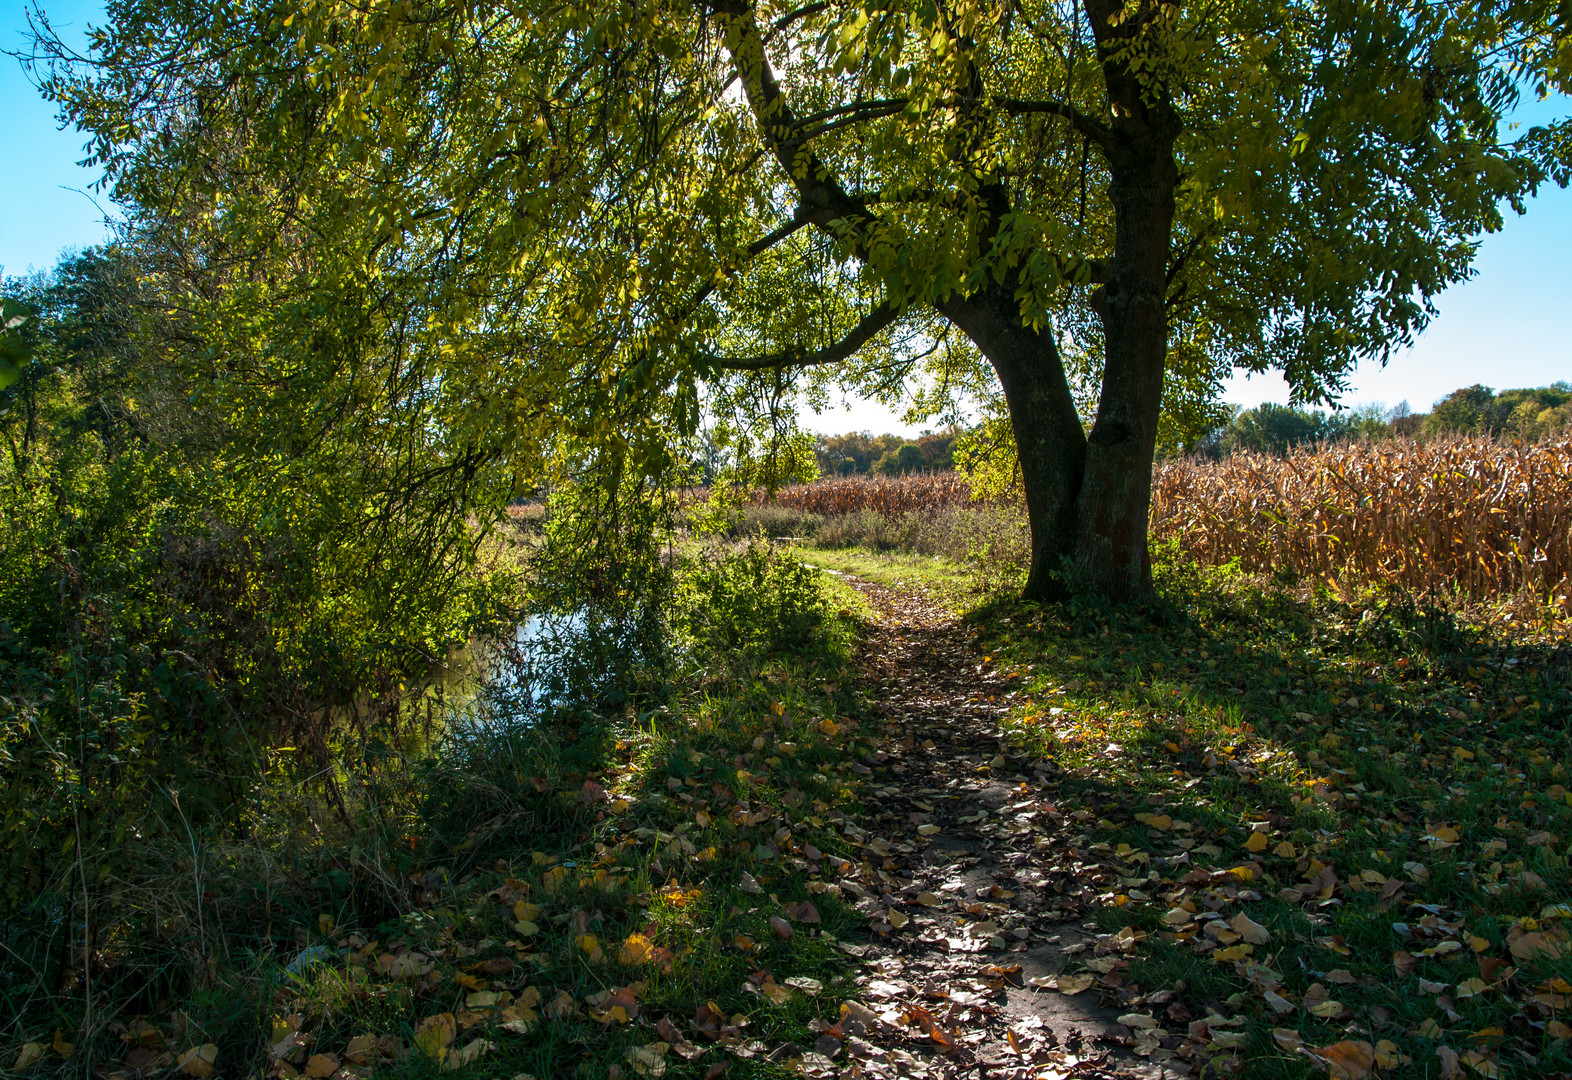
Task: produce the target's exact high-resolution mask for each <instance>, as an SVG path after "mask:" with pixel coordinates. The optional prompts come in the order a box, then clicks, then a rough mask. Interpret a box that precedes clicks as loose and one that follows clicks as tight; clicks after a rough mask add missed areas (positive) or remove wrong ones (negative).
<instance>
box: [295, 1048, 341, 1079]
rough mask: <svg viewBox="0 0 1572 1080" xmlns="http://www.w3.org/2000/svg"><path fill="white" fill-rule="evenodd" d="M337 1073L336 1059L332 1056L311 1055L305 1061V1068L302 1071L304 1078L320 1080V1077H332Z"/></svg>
mask: <svg viewBox="0 0 1572 1080" xmlns="http://www.w3.org/2000/svg"><path fill="white" fill-rule="evenodd" d="M336 1072H338V1058H337V1057H336V1056H334V1055H333V1054H312V1055H311V1056H310V1057H309V1058H307V1059H306V1067H305V1069H304V1070H303V1071H302V1074H303V1075H305V1076H310V1077H314V1078H317V1080H320V1078H321V1077H325V1076H332V1075H333V1074H334V1073H336Z"/></svg>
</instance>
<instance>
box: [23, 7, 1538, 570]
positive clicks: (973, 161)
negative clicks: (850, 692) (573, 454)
mask: <svg viewBox="0 0 1572 1080" xmlns="http://www.w3.org/2000/svg"><path fill="white" fill-rule="evenodd" d="M110 16H111V25H110V26H109V27H108V28H107V31H106V33H105V34H103V35H102V36H101V37H100V38H98V39H97V42H98V44H97V46H96V47H97V49H98V53H97V57H96V61H97V63H96V66H81V65H74V64H67V65H65V66H59V67H56V68H55V69H54V71H53V73H52V74H51V76H50V77H49V79H48V80H47V83H46V85H47V87H48V89H49V90H50V92H51V93H53V94H55V95H56V96H57V97H58V98H59V99H60V100H61V101H62V103H63V105H64V107H65V111H66V114H67V116H68V117H70V118H71V119H74V120H76V121H77V122H79V123H80V124H82V125H84V126H85V127H86V128H87V129H88V130H89V131H91V132H92V133H93V137H94V156H95V158H96V159H98V160H101V161H102V162H103V163H104V164H105V165H106V166H107V167H108V170H109V175H110V176H111V177H113V178H114V181H115V185H116V193H117V195H118V197H119V198H120V199H121V200H122V201H125V202H128V203H131V204H133V205H135V206H138V207H141V208H144V210H145V211H146V212H147V213H146V216H145V220H146V221H148V222H150V223H156V227H157V228H158V229H159V230H161V231H162V232H163V233H164V234H165V235H166V236H168V237H169V242H170V244H171V247H172V248H173V249H178V250H184V251H190V252H194V253H195V254H194V255H193V256H192V257H190V258H187V259H185V260H184V265H185V266H187V267H188V268H197V269H196V270H194V271H193V273H194V275H195V276H197V277H200V278H201V279H202V286H201V288H198V289H196V290H194V295H197V296H200V297H203V298H204V303H203V318H204V319H205V320H206V324H205V327H204V329H202V330H201V331H200V336H202V337H203V339H204V340H206V341H209V342H213V341H215V340H216V339H217V338H220V337H227V338H228V339H229V340H235V341H240V340H242V339H243V340H244V341H245V342H246V343H247V347H248V349H249V351H250V353H252V354H254V355H256V356H257V357H258V359H259V360H261V361H262V368H263V369H265V368H266V367H267V366H269V365H270V364H273V363H278V362H282V361H283V360H285V359H286V358H287V360H288V363H290V364H301V365H305V366H306V367H312V366H313V365H315V366H317V367H320V362H319V361H318V360H316V359H314V357H315V355H316V352H317V351H318V346H317V345H316V344H314V338H316V337H317V336H319V331H318V329H317V328H316V326H315V325H314V324H313V323H312V321H311V320H310V319H308V318H304V317H303V316H304V315H305V313H314V314H316V315H319V316H320V315H322V314H325V313H328V312H332V313H335V314H334V319H335V320H337V321H342V320H344V319H346V318H349V317H350V316H351V314H353V315H355V317H362V316H363V317H364V321H365V323H366V326H365V327H364V328H361V330H357V333H358V334H359V337H358V338H357V340H364V339H365V337H366V333H365V332H362V331H367V332H376V333H380V334H382V335H383V336H384V337H386V338H387V339H389V340H396V341H397V343H398V347H397V348H384V349H383V350H381V353H380V355H381V356H382V357H383V360H382V361H379V362H386V363H394V362H395V360H394V359H393V358H395V357H396V362H397V363H399V364H407V365H409V366H410V367H412V368H413V369H415V370H417V371H419V372H421V373H422V374H421V377H422V378H424V379H427V380H430V385H432V386H434V387H440V389H441V394H442V395H443V397H444V399H446V400H451V401H453V402H455V403H457V402H460V401H466V400H467V401H468V403H469V404H468V405H467V406H466V407H464V408H461V409H455V410H453V411H452V412H451V413H450V414H449V416H448V419H449V421H450V422H451V424H452V430H451V436H450V439H451V445H452V448H453V452H454V453H455V454H462V453H463V451H462V450H461V449H460V448H461V447H464V446H466V445H469V444H471V443H477V442H480V443H484V442H487V441H488V440H490V439H491V438H494V437H495V435H496V433H497V432H502V433H504V434H505V435H506V436H507V437H508V438H509V439H511V440H513V441H514V443H515V445H517V446H518V447H519V448H520V451H519V455H520V458H521V459H526V460H533V459H535V458H537V457H539V454H538V452H537V451H536V450H534V449H531V448H530V447H531V446H546V445H550V444H551V443H552V441H553V440H554V439H557V438H559V437H561V435H562V434H563V433H566V434H567V435H569V436H571V437H573V438H581V437H582V438H591V439H595V440H598V441H599V442H600V443H602V444H604V445H607V446H610V447H612V448H614V450H615V451H616V454H614V458H616V455H618V454H626V455H627V456H628V458H629V460H631V461H634V462H636V463H637V464H638V467H639V468H642V469H648V470H658V469H660V468H661V467H662V466H663V463H665V462H668V461H669V460H670V459H671V454H670V450H669V448H668V445H667V444H668V443H669V442H670V440H671V438H672V437H674V436H675V437H678V438H686V437H690V436H691V435H692V434H693V433H694V431H695V430H696V429H697V426H698V413H699V409H700V402H701V400H705V399H703V398H702V394H701V386H705V387H708V391H709V397H708V398H707V400H708V401H709V402H710V404H711V406H712V407H713V408H715V409H717V410H718V411H720V412H722V413H725V414H727V415H729V416H731V417H735V418H736V422H737V423H738V424H739V425H740V426H742V427H744V428H752V427H754V426H755V425H756V424H757V423H759V422H760V421H770V422H771V424H770V427H769V430H770V431H772V432H774V433H776V434H779V433H780V432H782V431H786V432H787V434H788V435H789V423H783V422H782V414H783V413H784V412H786V411H788V408H789V403H790V402H791V401H793V400H795V399H796V394H797V393H798V392H799V391H802V392H806V393H807V394H808V396H809V399H810V400H811V401H817V400H822V398H823V396H824V395H825V394H826V393H827V392H828V388H829V387H830V386H831V385H832V384H833V385H835V386H839V387H847V388H852V389H856V390H861V391H865V392H870V393H874V394H876V395H880V396H883V397H885V398H887V399H890V398H893V397H895V396H898V395H899V394H900V393H902V392H903V389H907V388H912V387H913V386H914V385H915V392H916V398H915V403H916V407H917V409H918V410H919V411H928V412H929V413H930V414H942V413H944V412H945V410H946V409H947V408H950V407H952V406H953V404H954V403H955V402H956V401H957V400H958V399H960V398H962V397H966V396H971V397H973V398H981V399H983V400H993V401H996V402H997V403H998V404H999V406H1000V411H1001V412H1002V413H1004V414H1007V416H1008V420H1009V429H1010V435H1011V436H1012V441H1013V444H1014V448H1015V452H1016V455H1017V457H1018V469H1019V475H1020V478H1021V480H1022V483H1023V486H1024V489H1025V493H1026V504H1027V511H1028V517H1029V521H1030V524H1031V531H1032V538H1033V539H1032V558H1031V572H1030V577H1029V580H1028V584H1027V586H1026V592H1027V594H1028V595H1030V596H1033V597H1044V596H1049V595H1052V594H1054V593H1055V592H1057V591H1061V590H1062V589H1063V587H1064V582H1065V581H1066V580H1070V579H1074V580H1078V581H1079V582H1081V583H1082V584H1084V585H1085V586H1086V587H1089V588H1092V589H1095V590H1097V591H1100V592H1102V593H1103V594H1106V595H1109V596H1115V597H1128V596H1132V595H1138V594H1140V593H1142V592H1144V591H1145V590H1146V589H1147V588H1148V586H1149V577H1150V575H1149V569H1148V561H1147V550H1146V522H1147V504H1148V497H1149V487H1150V476H1151V465H1152V459H1153V455H1154V450H1155V446H1156V442H1157V439H1158V436H1159V426H1160V418H1161V412H1162V403H1163V398H1164V392H1165V380H1169V381H1170V382H1171V384H1172V383H1177V384H1179V385H1180V386H1200V387H1202V388H1203V389H1204V388H1205V387H1207V386H1215V385H1216V382H1217V380H1218V379H1219V378H1220V377H1221V375H1223V374H1225V373H1226V371H1227V370H1228V368H1229V367H1231V366H1232V365H1236V364H1238V365H1243V366H1245V367H1248V368H1251V369H1253V370H1265V369H1266V368H1268V367H1273V366H1276V367H1281V368H1283V369H1284V370H1285V371H1286V373H1287V376H1288V378H1289V380H1290V382H1291V383H1292V384H1293V385H1294V387H1295V390H1296V393H1298V394H1299V396H1300V397H1301V398H1303V399H1305V400H1307V401H1312V402H1313V401H1317V400H1322V399H1325V398H1327V397H1328V396H1329V395H1334V394H1335V393H1337V392H1338V391H1339V390H1340V389H1341V387H1342V386H1343V385H1344V382H1343V380H1344V378H1345V377H1346V373H1347V372H1348V371H1349V370H1350V368H1351V366H1352V364H1353V363H1354V362H1355V361H1356V360H1357V359H1359V358H1361V357H1375V358H1377V359H1381V358H1384V356H1385V355H1386V352H1387V350H1388V349H1389V348H1390V347H1391V345H1392V344H1393V343H1394V342H1399V343H1401V342H1406V341H1408V340H1410V339H1411V337H1412V334H1413V333H1414V331H1415V330H1417V329H1418V328H1420V327H1421V326H1423V325H1424V323H1425V322H1426V321H1427V319H1428V318H1429V317H1430V315H1431V314H1432V313H1433V309H1432V308H1431V306H1430V298H1431V297H1432V296H1434V295H1435V294H1436V293H1437V292H1438V291H1439V290H1441V289H1442V288H1444V287H1445V286H1446V285H1448V284H1449V283H1451V282H1454V281H1457V280H1459V279H1461V278H1462V277H1465V276H1466V275H1467V274H1468V272H1469V271H1468V266H1469V261H1470V259H1471V257H1472V254H1473V244H1472V240H1471V238H1472V237H1474V236H1476V235H1477V234H1479V233H1480V232H1482V231H1485V230H1489V229H1494V228H1496V227H1498V226H1499V223H1500V210H1499V204H1500V203H1501V202H1502V201H1503V200H1507V201H1509V202H1510V203H1511V204H1512V205H1513V206H1515V207H1516V208H1518V209H1521V206H1522V202H1521V200H1522V199H1523V197H1524V196H1526V195H1527V194H1529V193H1530V192H1532V191H1533V190H1534V189H1535V187H1536V186H1537V185H1538V184H1539V183H1540V182H1542V181H1543V180H1544V179H1546V178H1547V176H1554V178H1555V179H1557V180H1558V181H1563V182H1564V180H1565V178H1566V173H1565V169H1564V167H1563V166H1562V164H1561V161H1562V156H1561V155H1563V153H1564V151H1565V139H1564V133H1565V129H1564V127H1563V126H1557V127H1555V128H1552V129H1534V130H1532V131H1530V132H1528V133H1527V134H1525V135H1521V136H1518V137H1516V138H1515V140H1514V141H1511V142H1507V143H1503V142H1502V141H1501V137H1500V134H1499V133H1500V131H1501V130H1502V124H1501V120H1502V118H1503V117H1504V116H1505V115H1506V113H1507V112H1508V111H1509V110H1510V109H1511V107H1512V106H1513V105H1514V103H1515V102H1516V101H1517V99H1518V96H1519V94H1520V92H1521V91H1522V90H1523V89H1524V88H1525V87H1527V88H1529V89H1531V90H1534V91H1539V92H1544V91H1546V90H1548V89H1560V88H1563V87H1564V86H1565V83H1566V75H1567V71H1566V62H1565V59H1564V57H1565V53H1564V52H1563V51H1561V50H1560V36H1559V35H1560V33H1561V30H1562V29H1563V27H1562V23H1561V19H1562V15H1561V12H1560V9H1559V8H1558V7H1557V6H1556V5H1555V4H1554V3H1551V2H1549V0H1508V2H1499V3H1479V4H1473V3H1471V4H1462V5H1456V4H1453V5H1423V4H1416V3H1410V2H1406V0H1337V2H1334V3H1331V4H1326V3H1310V2H1287V3H1283V2H1272V3H1265V2H1247V3H1241V4H1236V5H1231V6H1225V7H1222V8H1219V7H1217V6H1215V5H1191V4H1182V3H1169V2H1162V0H1131V2H1130V3H1125V4H1121V3H1118V2H1116V0H1082V2H1080V3H1069V2H1059V3H1052V2H1024V0H1021V2H1009V0H1004V2H999V0H960V2H958V3H949V4H944V5H934V4H930V3H926V2H922V3H910V4H906V3H900V2H896V3H889V4H883V5H878V6H874V7H868V6H866V5H863V4H851V3H838V2H830V3H814V4H808V5H805V6H801V7H796V6H791V5H776V4H771V3H758V4H755V3H752V2H750V0H697V2H690V0H650V2H627V3H621V4H616V5H576V4H571V3H569V4H560V3H545V2H543V0H528V2H526V3H523V4H520V5H514V6H510V7H509V8H507V9H506V10H492V9H484V10H482V9H478V8H475V7H473V6H471V5H468V4H463V3H444V2H440V0H438V2H423V3H413V4H405V3H384V2H377V3H372V4H368V5H365V6H363V7H358V8H354V9H345V8H342V7H340V6H337V5H332V4H327V3H321V2H318V0H307V2H305V3H300V2H298V0H249V2H245V3H240V4H230V3H226V4H222V5H220V4H216V3H205V2H202V0H118V2H116V3H115V4H113V5H112V6H111V8H110ZM43 46H44V50H45V51H46V52H52V53H53V55H54V56H55V57H56V58H59V59H69V58H67V57H66V56H65V54H64V50H63V48H62V46H60V44H59V43H58V42H57V41H55V40H54V39H52V38H50V37H49V36H48V35H47V33H46V34H45V36H44V40H43ZM393 297H397V299H396V302H390V298H393ZM388 308H391V309H393V310H394V311H396V312H398V313H399V317H397V318H389V317H388V315H387V314H386V309H388ZM263 341H265V342H266V343H267V344H266V347H265V349H262V350H260V351H259V350H258V348H257V346H256V344H255V343H257V342H263ZM285 366H286V367H287V366H288V364H285ZM1174 375H1177V376H1178V378H1177V379H1170V376H1174ZM914 380H915V384H914ZM1078 394H1079V397H1078ZM1201 396H1202V397H1204V396H1205V395H1204V394H1202V395H1201ZM1078 402H1079V404H1080V405H1082V406H1085V408H1084V410H1083V408H1080V407H1078ZM656 417H659V418H660V419H658V420H652V419H651V418H656ZM668 418H669V419H668ZM1087 422H1089V429H1088V427H1087V426H1085V425H1086V423H1087ZM754 438H756V437H754ZM778 444H780V445H787V446H794V447H795V449H787V450H785V451H780V450H777V449H776V447H777V445H778ZM758 446H759V447H760V448H766V449H768V450H769V453H770V454H774V455H776V456H777V457H780V458H781V460H786V461H791V460H798V459H800V458H801V457H802V456H803V455H804V454H805V453H806V449H805V447H804V446H803V444H802V443H801V441H800V440H799V441H797V442H796V443H791V441H790V439H789V438H788V439H787V440H786V443H784V444H781V443H780V440H779V439H771V440H768V442H767V443H764V442H761V443H759V444H758ZM739 448H740V451H747V450H749V443H748V442H747V439H746V438H745V439H743V440H742V441H741V442H740V443H739ZM618 460H620V459H618ZM1067 567H1068V568H1069V569H1070V570H1071V571H1072V573H1071V574H1070V575H1069V576H1068V577H1066V576H1065V575H1064V574H1063V571H1064V570H1065V569H1066V568H1067Z"/></svg>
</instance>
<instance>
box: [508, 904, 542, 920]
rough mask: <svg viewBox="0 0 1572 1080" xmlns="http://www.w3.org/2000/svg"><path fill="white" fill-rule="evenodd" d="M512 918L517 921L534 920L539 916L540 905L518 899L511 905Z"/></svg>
mask: <svg viewBox="0 0 1572 1080" xmlns="http://www.w3.org/2000/svg"><path fill="white" fill-rule="evenodd" d="M513 918H514V919H515V920H516V921H518V922H535V921H537V920H538V919H539V918H540V905H539V904H532V903H530V902H529V901H528V900H520V901H519V902H518V903H516V904H514V905H513Z"/></svg>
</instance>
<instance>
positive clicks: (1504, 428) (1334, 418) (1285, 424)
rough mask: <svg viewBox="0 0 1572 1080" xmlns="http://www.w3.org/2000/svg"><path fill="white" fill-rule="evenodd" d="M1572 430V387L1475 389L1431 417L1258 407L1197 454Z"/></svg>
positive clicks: (1533, 436)
mask: <svg viewBox="0 0 1572 1080" xmlns="http://www.w3.org/2000/svg"><path fill="white" fill-rule="evenodd" d="M1569 427H1572V383H1566V382H1557V383H1552V384H1551V385H1550V386H1541V387H1537V388H1524V389H1519V390H1503V391H1501V392H1500V393H1499V394H1498V393H1496V392H1495V391H1493V390H1492V389H1490V387H1488V386H1481V385H1478V384H1475V385H1473V386H1465V387H1464V388H1463V389H1461V390H1454V391H1452V393H1450V394H1448V395H1447V396H1446V397H1444V398H1442V399H1441V400H1440V401H1438V402H1436V403H1435V406H1434V407H1433V408H1432V409H1431V410H1430V412H1428V413H1416V412H1414V411H1413V410H1412V409H1410V408H1409V407H1408V402H1406V401H1404V402H1401V403H1399V404H1398V405H1397V406H1396V407H1395V408H1392V409H1388V408H1386V407H1385V406H1383V405H1378V404H1377V405H1361V406H1358V407H1355V408H1352V409H1345V410H1342V411H1339V412H1330V413H1329V412H1323V411H1322V410H1320V409H1300V408H1295V407H1294V406H1291V405H1270V404H1267V405H1259V406H1257V407H1256V408H1254V409H1243V410H1240V411H1239V412H1237V413H1235V414H1234V417H1233V419H1232V420H1230V421H1229V422H1228V423H1227V424H1225V425H1223V426H1222V427H1220V428H1218V429H1217V430H1216V431H1214V432H1212V433H1211V434H1210V435H1208V436H1207V437H1206V439H1204V440H1202V442H1201V443H1200V445H1199V446H1197V447H1196V449H1197V451H1198V452H1200V453H1202V454H1205V455H1207V456H1209V457H1220V456H1223V455H1227V454H1231V453H1234V452H1235V451H1238V450H1250V451H1254V452H1255V453H1261V454H1285V453H1287V452H1288V451H1289V450H1292V449H1293V448H1295V447H1298V446H1309V445H1315V444H1320V443H1335V442H1347V441H1350V440H1356V439H1382V438H1387V437H1390V436H1393V435H1398V436H1406V437H1409V438H1422V439H1423V438H1432V437H1435V436H1440V435H1493V436H1496V437H1498V438H1507V439H1521V440H1523V441H1524V442H1537V441H1538V440H1540V439H1543V438H1547V437H1548V436H1551V435H1555V434H1558V433H1560V432H1563V431H1566V430H1567V429H1568V428H1569Z"/></svg>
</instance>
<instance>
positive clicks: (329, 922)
mask: <svg viewBox="0 0 1572 1080" xmlns="http://www.w3.org/2000/svg"><path fill="white" fill-rule="evenodd" d="M317 929H318V930H320V931H322V932H323V933H324V934H331V933H332V932H333V916H331V915H329V914H328V913H327V912H325V911H324V912H323V913H322V914H320V915H318V916H317Z"/></svg>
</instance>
